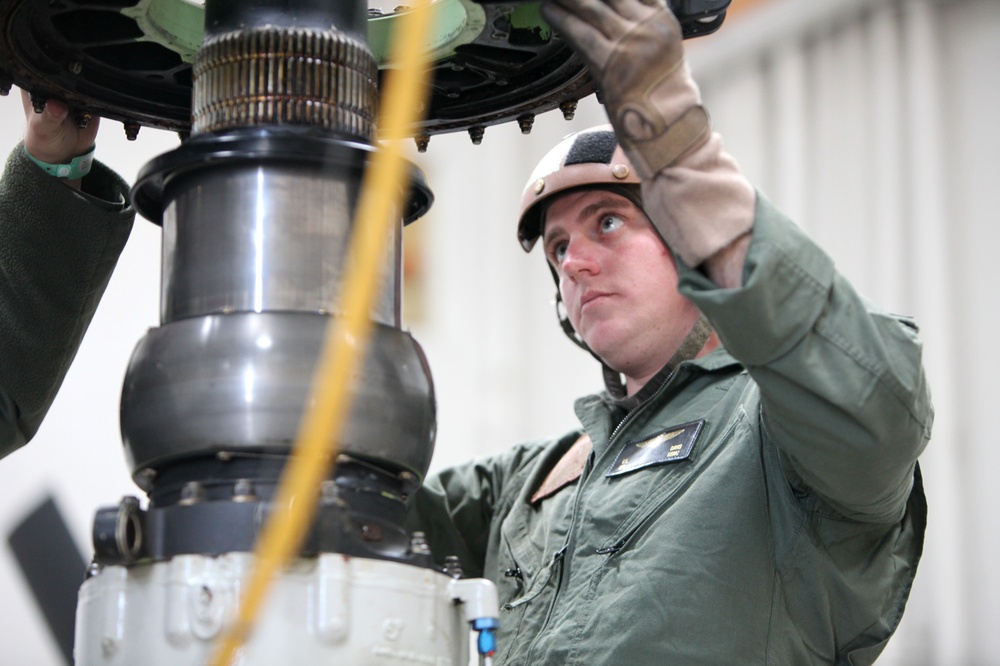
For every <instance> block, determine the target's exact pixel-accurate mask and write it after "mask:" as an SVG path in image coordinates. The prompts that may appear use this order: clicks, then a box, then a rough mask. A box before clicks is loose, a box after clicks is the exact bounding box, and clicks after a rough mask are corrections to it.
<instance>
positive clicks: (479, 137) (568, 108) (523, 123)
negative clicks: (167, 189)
mask: <svg viewBox="0 0 1000 666" xmlns="http://www.w3.org/2000/svg"><path fill="white" fill-rule="evenodd" d="M11 86H12V84H10V83H7V82H3V83H0V95H3V96H6V95H8V94H10V89H11ZM45 102H46V99H45V98H44V97H41V96H39V95H31V107H32V108H33V109H34V111H35V113H41V112H42V111H44V110H45ZM576 106H577V103H576V101H575V100H567V101H565V102H562V103H560V104H559V110H560V111H562V114H563V118H565V119H566V120H573V117H574V116H575V115H576ZM73 117H74V119H75V120H76V126H77V127H79V128H81V129H83V128H85V127H86V126H87V125H88V124H89V123H90V119H91V118H93V114H91V113H89V112H87V111H74V112H73ZM123 124H124V126H125V137H126V138H127V139H128V140H129V141H135V140H136V138H137V137H138V136H139V128H140V125H139V123H137V122H136V121H134V120H127V121H125V122H124V123H123ZM534 124H535V114H533V113H525V114H524V115H520V116H518V117H517V125H518V127H520V128H521V134H531V128H532V126H533V125H534ZM179 134H180V135H181V138H182V139H186V138H187V137H188V133H187V132H180V133H179ZM484 134H486V126H485V125H473V126H472V127H470V128H469V138H470V139H472V143H473V144H474V145H476V146H478V145H479V144H481V143H482V142H483V135H484ZM430 140H431V137H430V135H429V134H419V135H417V136H415V137H413V141H414V142H415V143H416V144H417V151H418V152H421V153H423V152H426V151H427V144H428V143H429V142H430Z"/></svg>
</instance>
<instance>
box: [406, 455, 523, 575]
mask: <svg viewBox="0 0 1000 666" xmlns="http://www.w3.org/2000/svg"><path fill="white" fill-rule="evenodd" d="M541 451H542V447H541V445H537V444H535V445H530V444H526V445H520V446H516V447H514V448H512V449H510V450H508V451H505V452H503V453H501V454H498V455H494V456H486V457H483V458H479V459H476V460H473V461H471V462H469V463H465V464H463V465H458V466H455V467H449V468H447V469H444V470H442V471H440V472H438V473H437V474H434V475H432V476H430V477H428V478H427V480H426V481H425V482H424V484H423V486H421V487H420V488H419V489H418V490H417V492H416V493H414V496H413V497H412V498H411V499H410V503H409V507H408V514H407V529H409V530H410V531H416V530H419V531H422V532H424V533H425V534H426V535H427V542H428V545H430V548H431V552H432V553H433V554H434V557H435V558H436V559H438V560H441V559H443V558H444V557H445V556H446V555H456V556H458V558H459V559H460V560H461V562H462V568H463V571H464V573H465V575H466V576H470V577H480V576H483V575H484V569H485V563H486V560H487V558H488V555H489V551H490V549H491V547H492V548H493V549H494V550H495V549H496V544H495V543H493V541H494V540H495V538H496V536H497V533H498V530H497V526H496V525H494V524H493V519H494V516H496V515H497V514H498V512H500V511H502V509H501V506H500V505H501V504H505V503H509V500H510V497H509V496H510V495H512V492H511V491H515V492H516V491H517V490H519V489H520V486H521V483H520V482H519V481H518V480H519V479H520V477H521V476H523V474H524V471H525V470H526V468H527V467H528V466H529V464H530V463H531V462H532V461H534V460H535V459H536V458H537V456H538V454H539V453H540V452H541ZM505 493H506V495H505ZM439 564H440V562H439Z"/></svg>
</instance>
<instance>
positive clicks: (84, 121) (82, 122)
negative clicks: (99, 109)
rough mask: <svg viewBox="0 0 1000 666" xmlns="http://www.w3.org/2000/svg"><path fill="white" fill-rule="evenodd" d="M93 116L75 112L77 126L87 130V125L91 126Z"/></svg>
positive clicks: (83, 112) (85, 112) (74, 118)
mask: <svg viewBox="0 0 1000 666" xmlns="http://www.w3.org/2000/svg"><path fill="white" fill-rule="evenodd" d="M93 117H94V116H93V114H91V113H89V112H87V111H74V112H73V120H75V121H76V126H77V127H79V128H80V129H87V125H89V124H90V119H91V118H93Z"/></svg>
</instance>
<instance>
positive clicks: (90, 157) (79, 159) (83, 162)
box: [24, 144, 97, 180]
mask: <svg viewBox="0 0 1000 666" xmlns="http://www.w3.org/2000/svg"><path fill="white" fill-rule="evenodd" d="M95 148H97V144H94V145H93V146H91V147H90V150H88V151H87V152H85V153H84V154H83V155H77V156H76V157H74V158H73V159H72V160H70V161H69V163H68V164H49V163H48V162H43V161H41V160H40V159H38V158H37V157H35V156H34V155H32V154H31V153H29V152H28V149H27V148H25V149H24V154H25V155H27V156H28V159H29V160H31V161H32V162H34V163H35V164H37V165H38V166H39V167H40V168H41V169H42V171H44V172H45V173H47V174H49V175H50V176H55V177H56V178H65V179H66V180H79V179H81V178H83V177H84V176H86V175H87V174H88V173H90V167H91V166H93V164H94V149H95Z"/></svg>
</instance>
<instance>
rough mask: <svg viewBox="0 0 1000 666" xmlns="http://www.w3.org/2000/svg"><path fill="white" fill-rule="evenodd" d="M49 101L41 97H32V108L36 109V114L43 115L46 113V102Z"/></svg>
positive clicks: (33, 95)
mask: <svg viewBox="0 0 1000 666" xmlns="http://www.w3.org/2000/svg"><path fill="white" fill-rule="evenodd" d="M46 101H48V100H47V99H46V98H45V97H42V96H40V95H35V94H32V95H31V108H32V109H34V111H35V113H42V112H43V111H45V102H46Z"/></svg>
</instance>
